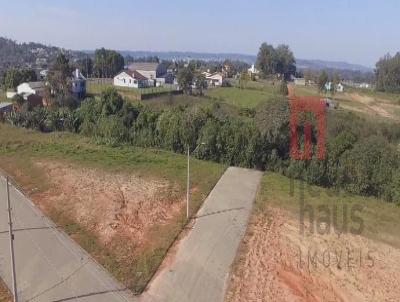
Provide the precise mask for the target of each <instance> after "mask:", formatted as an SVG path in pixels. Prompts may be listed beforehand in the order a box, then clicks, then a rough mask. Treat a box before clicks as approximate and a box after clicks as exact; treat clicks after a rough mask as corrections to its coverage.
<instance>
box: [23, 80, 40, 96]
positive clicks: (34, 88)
mask: <svg viewBox="0 0 400 302" xmlns="http://www.w3.org/2000/svg"><path fill="white" fill-rule="evenodd" d="M44 89H45V84H44V82H28V83H22V84H20V85H18V87H17V93H18V94H19V95H31V94H35V95H38V96H41V97H43V96H44Z"/></svg>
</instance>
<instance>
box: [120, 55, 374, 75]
mask: <svg viewBox="0 0 400 302" xmlns="http://www.w3.org/2000/svg"><path fill="white" fill-rule="evenodd" d="M119 52H120V53H121V54H123V55H124V56H128V55H129V56H131V57H134V58H135V57H136V58H138V57H150V56H157V57H159V58H160V59H163V60H173V59H175V60H187V59H196V60H205V61H223V60H225V59H229V60H238V61H243V62H246V63H248V64H253V63H254V62H255V61H256V56H255V55H246V54H237V53H206V52H192V51H129V50H120V51H119ZM296 65H297V68H298V69H300V70H304V69H313V70H322V69H335V70H348V71H360V72H366V73H368V72H373V69H372V68H370V67H367V66H363V65H357V64H351V63H347V62H336V61H324V60H305V59H296Z"/></svg>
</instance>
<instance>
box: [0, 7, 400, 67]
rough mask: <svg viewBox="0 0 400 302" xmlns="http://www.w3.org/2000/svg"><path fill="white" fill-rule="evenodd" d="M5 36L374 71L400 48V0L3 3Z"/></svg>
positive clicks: (0, 29)
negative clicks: (267, 57)
mask: <svg viewBox="0 0 400 302" xmlns="http://www.w3.org/2000/svg"><path fill="white" fill-rule="evenodd" d="M0 5H1V6H0V8H1V9H0V36H6V37H9V38H12V39H15V40H17V41H34V42H42V43H45V44H51V45H55V46H61V47H65V48H72V49H94V48H96V47H101V46H104V47H107V48H112V49H120V50H154V51H157V50H182V51H183V50H191V51H202V52H234V53H246V54H256V53H257V50H258V47H259V45H260V44H261V42H263V41H266V42H268V43H272V44H274V45H277V44H279V43H286V44H289V45H290V47H291V48H292V50H293V52H294V53H295V56H296V57H297V58H305V59H323V60H336V61H347V62H350V63H359V64H363V65H367V66H373V65H374V64H375V62H376V61H377V59H379V57H381V56H383V55H384V54H385V53H388V52H390V53H392V54H393V53H395V52H396V51H400V30H399V29H400V18H399V12H400V1H396V0H385V1H378V0H376V1H372V0H364V1H361V0H352V1H350V0H337V1H329V0H325V1H323V0H320V1H316V0H309V1H308V0H303V1H294V0H293V1H289V0H280V1H277V0H276V1H265V0H264V1H262V0H251V1H237V0H230V1H215V0H213V1H209V0H203V1H189V0H176V1H174V0H170V1H165V0H150V1H136V0H131V1H129V0H117V1H106V0H96V1H95V0H18V1H14V0H12V1H10V0H0Z"/></svg>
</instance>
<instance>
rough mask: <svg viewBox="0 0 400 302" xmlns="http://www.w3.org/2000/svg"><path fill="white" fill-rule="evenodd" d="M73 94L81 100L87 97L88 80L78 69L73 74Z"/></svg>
mask: <svg viewBox="0 0 400 302" xmlns="http://www.w3.org/2000/svg"><path fill="white" fill-rule="evenodd" d="M72 94H73V95H74V96H75V97H77V98H79V99H82V98H84V97H85V96H86V78H85V77H84V76H83V75H82V73H81V72H80V71H79V69H76V70H75V71H74V72H73V74H72Z"/></svg>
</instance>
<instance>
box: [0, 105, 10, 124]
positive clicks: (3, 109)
mask: <svg viewBox="0 0 400 302" xmlns="http://www.w3.org/2000/svg"><path fill="white" fill-rule="evenodd" d="M12 109H13V104H12V103H9V102H0V120H1V119H2V118H3V117H4V114H6V113H7V112H10V111H11V110H12Z"/></svg>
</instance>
